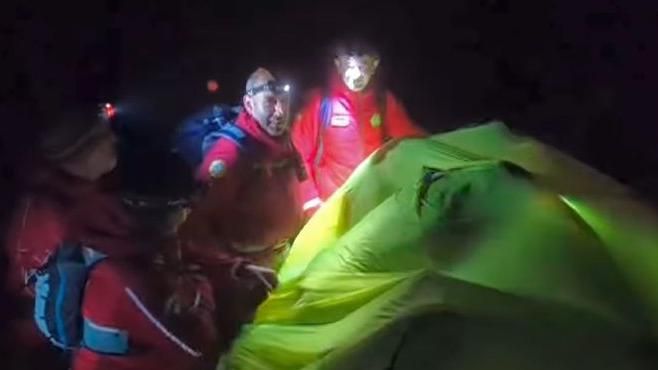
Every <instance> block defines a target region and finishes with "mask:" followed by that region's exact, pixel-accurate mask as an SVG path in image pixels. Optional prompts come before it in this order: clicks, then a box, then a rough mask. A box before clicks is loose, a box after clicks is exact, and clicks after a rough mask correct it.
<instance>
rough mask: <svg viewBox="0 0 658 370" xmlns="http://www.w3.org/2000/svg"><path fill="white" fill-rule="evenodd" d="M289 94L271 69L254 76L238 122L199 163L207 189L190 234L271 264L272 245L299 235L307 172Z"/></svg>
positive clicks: (204, 242) (200, 177)
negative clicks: (293, 135) (292, 133)
mask: <svg viewBox="0 0 658 370" xmlns="http://www.w3.org/2000/svg"><path fill="white" fill-rule="evenodd" d="M289 95H290V93H289V87H288V86H287V85H284V84H281V83H279V82H278V81H277V80H276V79H275V78H274V76H273V75H272V74H271V73H270V72H269V71H268V70H266V69H264V68H259V69H257V70H256V71H255V72H253V73H252V74H251V75H250V77H249V79H248V81H247V83H246V86H245V93H244V96H243V101H242V102H243V109H242V111H241V112H240V114H239V115H238V117H237V120H236V122H235V124H233V125H231V127H230V128H228V129H226V130H225V131H223V132H222V133H221V135H220V137H219V139H218V140H217V141H216V142H215V143H214V144H213V145H212V147H211V148H210V149H209V150H208V152H207V153H206V154H205V155H204V159H203V161H202V164H201V165H200V166H199V167H198V168H197V172H196V176H197V179H198V180H200V181H201V182H202V183H204V184H206V186H207V191H206V195H205V197H204V199H203V201H202V202H200V203H199V205H198V206H197V207H196V208H195V209H194V210H193V212H192V214H191V215H190V218H189V220H188V222H186V224H185V225H183V229H182V234H183V236H184V237H185V238H189V239H193V240H196V241H197V243H196V244H198V245H219V246H220V249H223V250H224V251H226V250H229V251H232V252H235V253H238V254H239V255H241V256H243V257H246V258H249V259H251V260H254V261H258V262H259V263H261V264H263V265H268V266H269V265H270V264H271V260H270V257H272V252H273V250H274V249H276V248H275V246H277V245H284V244H285V243H284V241H285V240H287V238H289V237H290V236H292V235H293V234H294V233H296V232H297V230H298V229H299V227H300V225H301V219H302V215H301V211H300V210H299V207H298V204H299V196H298V189H299V184H298V183H299V182H300V181H301V179H303V178H304V176H305V173H304V170H303V164H302V163H301V160H300V159H299V155H298V154H297V152H296V151H295V149H294V147H293V146H292V143H291V141H290V138H289V132H288V130H289V127H290V119H289V103H290V101H289Z"/></svg>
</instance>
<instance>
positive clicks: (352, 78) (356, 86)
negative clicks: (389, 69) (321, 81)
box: [334, 54, 379, 92]
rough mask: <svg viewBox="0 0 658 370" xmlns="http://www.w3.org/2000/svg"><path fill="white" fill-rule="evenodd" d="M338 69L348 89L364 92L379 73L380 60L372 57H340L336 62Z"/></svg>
mask: <svg viewBox="0 0 658 370" xmlns="http://www.w3.org/2000/svg"><path fill="white" fill-rule="evenodd" d="M334 63H335V65H336V69H338V73H339V74H340V76H341V78H342V80H343V83H345V85H346V86H347V88H348V89H350V90H352V91H355V92H359V91H363V90H364V89H365V88H366V87H368V84H369V83H370V80H371V79H372V76H373V75H374V74H375V72H376V71H377V66H378V65H379V58H378V57H376V56H372V55H368V54H366V55H359V56H354V55H340V56H338V57H337V58H336V59H335V60H334Z"/></svg>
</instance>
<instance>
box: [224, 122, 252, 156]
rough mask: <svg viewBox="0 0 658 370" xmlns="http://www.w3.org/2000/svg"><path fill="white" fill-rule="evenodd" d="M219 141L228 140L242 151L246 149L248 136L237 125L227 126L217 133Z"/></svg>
mask: <svg viewBox="0 0 658 370" xmlns="http://www.w3.org/2000/svg"><path fill="white" fill-rule="evenodd" d="M217 137H218V139H226V140H229V141H231V142H232V143H234V144H235V145H236V146H237V147H238V148H239V149H240V150H242V149H244V147H245V145H246V142H247V134H246V133H245V132H244V131H243V130H242V129H241V128H240V127H238V126H236V125H233V124H231V125H226V126H225V127H223V128H222V129H221V130H219V132H218V133H217Z"/></svg>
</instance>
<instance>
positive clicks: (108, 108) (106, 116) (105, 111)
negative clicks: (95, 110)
mask: <svg viewBox="0 0 658 370" xmlns="http://www.w3.org/2000/svg"><path fill="white" fill-rule="evenodd" d="M99 108H100V113H99V115H100V117H101V118H102V119H103V120H105V121H111V120H112V119H113V118H114V116H116V114H117V110H116V108H115V107H114V105H112V104H111V103H103V104H100V106H99Z"/></svg>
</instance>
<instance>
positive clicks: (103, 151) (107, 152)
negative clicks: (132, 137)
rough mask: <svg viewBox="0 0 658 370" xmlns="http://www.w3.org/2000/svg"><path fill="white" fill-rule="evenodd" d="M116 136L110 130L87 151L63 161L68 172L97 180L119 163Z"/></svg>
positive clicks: (63, 167) (90, 179) (63, 165)
mask: <svg viewBox="0 0 658 370" xmlns="http://www.w3.org/2000/svg"><path fill="white" fill-rule="evenodd" d="M116 142H117V140H116V137H115V136H114V134H113V133H112V132H111V131H109V130H108V132H107V133H105V134H104V135H103V136H102V137H100V138H99V139H98V141H97V142H95V143H94V144H93V146H92V147H91V148H90V149H89V150H87V151H86V152H84V153H82V154H80V155H78V156H76V157H74V158H72V159H70V160H68V161H66V162H64V163H62V165H61V167H62V169H64V170H65V171H66V172H68V173H70V174H72V175H74V176H76V177H80V178H83V179H85V180H89V181H96V180H98V179H99V178H100V177H101V176H103V175H105V174H107V173H109V172H111V171H112V170H114V168H115V167H116V165H117V157H118V154H117V148H116Z"/></svg>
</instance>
